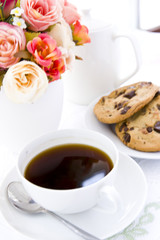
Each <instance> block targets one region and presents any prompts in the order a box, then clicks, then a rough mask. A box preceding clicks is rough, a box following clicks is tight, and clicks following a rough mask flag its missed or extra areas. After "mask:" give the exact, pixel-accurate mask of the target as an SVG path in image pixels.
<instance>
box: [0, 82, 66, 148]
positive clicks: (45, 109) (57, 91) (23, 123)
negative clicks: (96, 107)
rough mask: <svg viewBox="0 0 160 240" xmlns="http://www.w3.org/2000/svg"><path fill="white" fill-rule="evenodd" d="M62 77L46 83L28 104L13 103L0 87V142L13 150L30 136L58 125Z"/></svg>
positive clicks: (32, 137)
mask: <svg viewBox="0 0 160 240" xmlns="http://www.w3.org/2000/svg"><path fill="white" fill-rule="evenodd" d="M63 96H64V90H63V80H58V81H54V82H51V83H49V86H48V89H47V91H46V92H45V93H44V94H43V96H42V97H41V98H40V99H38V100H37V101H36V102H35V103H32V104H15V103H13V102H11V101H10V100H8V98H7V97H6V96H5V94H4V91H3V88H2V89H1V91H0V144H1V145H5V146H7V148H9V150H10V151H12V152H14V153H17V152H19V151H20V150H21V148H22V147H23V146H24V145H25V144H27V143H28V142H29V141H31V140H33V139H34V138H36V137H38V136H40V135H42V134H45V133H47V132H50V131H54V130H56V129H58V127H59V124H60V120H61V114H62V109H63Z"/></svg>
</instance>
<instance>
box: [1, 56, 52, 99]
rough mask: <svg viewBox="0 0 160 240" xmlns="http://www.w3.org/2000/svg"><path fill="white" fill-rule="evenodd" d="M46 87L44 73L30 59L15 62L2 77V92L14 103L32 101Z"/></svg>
mask: <svg viewBox="0 0 160 240" xmlns="http://www.w3.org/2000/svg"><path fill="white" fill-rule="evenodd" d="M47 87H48V78H47V75H46V73H45V72H44V71H43V70H42V69H41V68H40V67H39V66H38V65H37V64H35V63H34V62H30V61H21V62H19V63H16V64H15V65H13V66H12V67H10V68H9V69H8V71H7V73H6V74H5V77H4V79H3V88H4V92H5V94H6V96H7V97H8V98H9V99H10V100H11V101H13V102H15V103H33V102H35V101H36V100H37V99H38V98H39V97H40V96H41V95H42V94H43V93H44V92H45V90H46V89H47Z"/></svg>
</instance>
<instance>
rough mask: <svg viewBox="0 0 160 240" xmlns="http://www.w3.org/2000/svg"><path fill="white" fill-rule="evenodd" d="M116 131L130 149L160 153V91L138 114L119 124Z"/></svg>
mask: <svg viewBox="0 0 160 240" xmlns="http://www.w3.org/2000/svg"><path fill="white" fill-rule="evenodd" d="M115 131H116V134H117V136H118V137H119V139H120V140H121V141H122V142H123V143H124V144H125V145H126V146H128V147H130V148H133V149H136V150H139V151H144V152H155V151H160V91H159V92H157V94H156V95H155V97H154V98H153V100H152V101H151V102H150V103H148V104H147V105H146V106H145V107H143V108H142V109H141V110H139V111H138V112H137V113H135V114H134V115H132V116H131V117H130V118H128V119H126V120H124V121H122V122H120V123H117V124H116V127H115Z"/></svg>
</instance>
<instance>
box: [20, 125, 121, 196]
mask: <svg viewBox="0 0 160 240" xmlns="http://www.w3.org/2000/svg"><path fill="white" fill-rule="evenodd" d="M71 132H72V133H75V132H76V133H79V134H80V133H81V134H84V133H87V132H88V133H90V134H93V135H94V136H100V137H102V138H103V139H107V141H108V142H109V143H110V144H111V145H112V147H113V150H114V153H115V163H113V164H114V165H113V168H112V169H111V171H110V172H109V173H108V174H107V175H106V176H104V177H103V178H102V179H100V180H98V181H97V182H95V183H92V184H90V185H88V186H85V187H83V188H82V187H79V188H74V189H49V188H45V187H41V186H38V185H36V184H34V183H32V182H30V181H29V180H27V179H26V178H25V177H24V170H25V168H26V166H27V164H28V163H29V162H30V161H31V159H30V160H28V161H27V163H26V164H24V165H23V169H21V166H20V163H21V161H22V158H21V157H22V155H23V154H24V153H26V154H27V153H28V149H30V148H31V147H32V145H33V144H34V143H37V141H38V140H41V141H42V142H44V143H46V141H47V139H48V140H49V139H50V138H49V137H53V135H54V138H55V137H56V136H55V135H56V133H57V134H59V133H61V134H62V133H71ZM70 137H72V138H73V137H74V136H70ZM66 138H68V137H66ZM45 140H46V141H45ZM61 144H64V143H61ZM61 144H57V145H61ZM84 144H85V145H89V144H86V143H84ZM90 145H91V146H93V145H92V144H90ZM38 146H39V144H38ZM55 146H56V145H55ZM48 148H50V147H48ZM48 148H45V149H48ZM42 151H43V150H41V151H38V153H40V152H42ZM38 153H37V154H38ZM106 153H107V152H106ZM107 154H108V153H107ZM35 155H36V154H35ZM35 155H34V156H35ZM108 155H109V154H108ZM111 160H112V158H111ZM118 162H119V152H118V149H117V148H116V146H115V144H114V143H113V142H112V141H111V139H109V138H108V137H107V136H105V135H103V134H102V133H99V132H96V131H93V130H90V129H61V130H56V131H52V132H49V133H46V134H43V135H41V136H39V137H36V138H35V139H34V140H32V141H30V142H29V143H28V144H26V145H25V146H24V147H23V149H22V150H21V151H20V152H19V155H18V158H17V164H16V169H17V172H18V175H19V176H20V178H21V181H22V184H23V182H25V183H27V184H29V185H30V186H32V187H33V188H35V189H39V190H41V191H44V192H46V191H47V192H59V193H60V192H61V193H64V192H73V191H74V192H75V191H84V189H86V190H87V189H89V188H93V187H95V185H103V184H105V181H106V179H107V178H108V177H109V176H111V175H113V174H114V172H115V171H116V170H117V167H118Z"/></svg>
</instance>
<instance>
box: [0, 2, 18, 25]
mask: <svg viewBox="0 0 160 240" xmlns="http://www.w3.org/2000/svg"><path fill="white" fill-rule="evenodd" d="M0 3H1V4H2V7H3V17H4V18H7V17H9V14H10V11H11V10H12V9H13V8H14V7H15V6H16V3H17V0H0ZM3 17H2V16H1V20H2V21H3V19H2V18H3Z"/></svg>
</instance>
